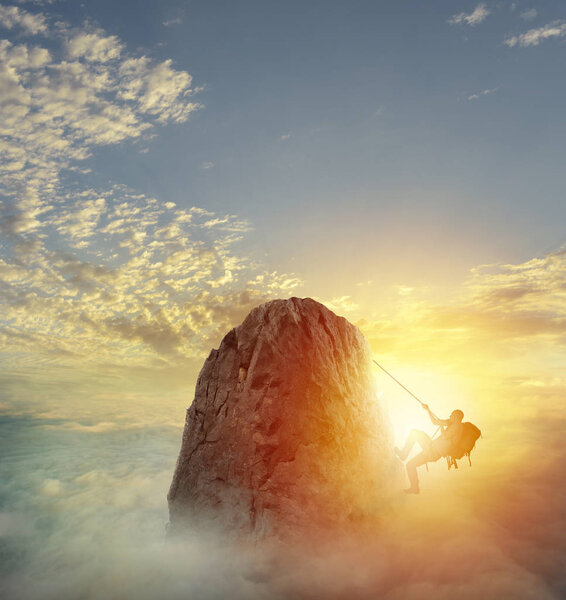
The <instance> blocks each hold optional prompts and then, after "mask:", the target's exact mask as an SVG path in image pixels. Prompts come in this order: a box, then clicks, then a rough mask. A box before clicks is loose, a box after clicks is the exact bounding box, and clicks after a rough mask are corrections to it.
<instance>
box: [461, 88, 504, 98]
mask: <svg viewBox="0 0 566 600" xmlns="http://www.w3.org/2000/svg"><path fill="white" fill-rule="evenodd" d="M498 90H499V88H498V87H497V88H492V89H486V90H482V91H481V92H477V93H475V94H471V95H469V96H468V100H477V99H478V98H481V97H482V96H488V95H489V94H494V93H495V92H497V91H498Z"/></svg>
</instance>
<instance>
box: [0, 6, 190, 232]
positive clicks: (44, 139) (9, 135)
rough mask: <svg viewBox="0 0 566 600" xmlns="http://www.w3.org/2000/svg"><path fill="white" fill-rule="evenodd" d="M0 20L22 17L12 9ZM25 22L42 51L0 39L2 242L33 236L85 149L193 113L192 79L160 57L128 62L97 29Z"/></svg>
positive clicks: (110, 38)
mask: <svg viewBox="0 0 566 600" xmlns="http://www.w3.org/2000/svg"><path fill="white" fill-rule="evenodd" d="M12 8H14V7H12ZM3 10H4V8H3ZM0 14H3V15H4V17H5V18H4V20H6V19H7V18H8V17H9V18H11V19H12V21H13V20H14V19H16V16H18V15H19V16H18V18H21V19H23V17H22V14H23V13H22V12H21V11H19V10H18V9H16V11H15V12H14V11H8V12H6V11H5V10H4V12H3V13H0ZM6 15H7V16H6ZM24 16H25V15H24ZM35 17H36V18H37V19H39V20H40V21H41V23H43V24H44V26H43V27H42V28H40V29H37V28H36V29H37V32H41V33H46V34H49V37H50V44H49V48H47V47H43V46H42V45H34V44H33V43H29V44H21V43H20V44H16V43H12V42H10V41H8V40H2V41H0V119H1V123H2V128H1V133H2V139H1V141H0V192H1V193H2V194H3V195H4V198H5V199H4V200H3V202H2V205H1V206H0V228H1V230H2V231H3V232H4V234H8V235H25V234H27V233H39V230H40V229H41V228H42V221H41V218H42V216H43V215H45V214H46V213H48V212H50V211H51V212H52V211H53V210H55V205H56V204H57V203H58V202H59V201H60V200H61V197H60V193H59V191H58V190H60V176H61V173H62V172H63V171H67V172H69V170H71V169H73V168H77V167H76V165H77V162H79V161H84V160H85V159H87V158H88V157H89V156H90V155H91V154H92V152H93V150H94V149H95V148H97V147H100V146H106V145H111V144H118V143H121V142H124V141H126V140H136V139H141V138H143V136H147V135H148V134H149V131H150V130H152V129H154V128H155V127H156V126H157V125H160V124H166V123H168V122H176V123H182V122H184V121H186V120H187V119H188V118H189V116H190V114H191V113H192V112H194V111H195V110H197V109H198V108H199V106H200V105H199V104H198V103H195V102H194V101H193V99H192V94H193V91H194V90H193V89H192V87H191V85H192V77H191V76H190V74H189V73H187V72H186V71H180V70H177V69H175V68H174V67H173V64H172V62H171V61H170V60H166V61H163V62H157V61H153V60H151V59H149V58H147V57H145V56H141V57H136V56H132V55H131V54H129V53H128V52H126V50H125V46H124V44H123V43H122V42H121V41H120V40H119V39H118V38H117V37H116V36H107V35H105V34H104V32H103V31H102V30H99V29H98V30H91V29H85V30H77V29H71V28H70V27H69V26H68V25H66V24H65V23H59V24H58V26H57V27H56V28H54V29H52V30H47V29H46V28H47V25H45V24H46V23H47V18H45V17H43V16H42V15H35ZM21 19H20V20H21ZM28 31H29V32H30V33H31V29H29V28H28ZM34 31H35V30H34ZM34 41H35V40H34ZM56 192H57V193H56Z"/></svg>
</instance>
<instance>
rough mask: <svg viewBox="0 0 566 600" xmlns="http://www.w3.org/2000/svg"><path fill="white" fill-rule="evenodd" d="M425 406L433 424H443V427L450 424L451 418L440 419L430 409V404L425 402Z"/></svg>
mask: <svg viewBox="0 0 566 600" xmlns="http://www.w3.org/2000/svg"><path fill="white" fill-rule="evenodd" d="M423 408H424V409H425V410H426V412H427V413H428V416H429V417H430V420H431V421H432V424H433V425H441V426H442V427H446V426H447V425H448V423H449V422H450V419H439V418H438V417H437V416H436V415H435V414H434V413H433V412H432V410H430V408H429V406H428V404H423Z"/></svg>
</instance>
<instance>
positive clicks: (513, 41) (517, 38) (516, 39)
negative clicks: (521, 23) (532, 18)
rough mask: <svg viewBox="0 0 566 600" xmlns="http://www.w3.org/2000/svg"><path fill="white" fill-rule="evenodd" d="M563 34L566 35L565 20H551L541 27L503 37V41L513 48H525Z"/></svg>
mask: <svg viewBox="0 0 566 600" xmlns="http://www.w3.org/2000/svg"><path fill="white" fill-rule="evenodd" d="M564 36H566V22H565V21H553V22H552V23H549V24H548V25H544V26H543V27H538V28H537V29H529V31H527V32H526V33H522V34H520V35H513V36H511V37H508V38H506V39H505V42H504V43H505V44H506V45H507V46H509V48H514V47H515V46H521V47H522V48H526V47H528V46H538V45H539V44H540V43H541V42H542V41H544V40H549V39H552V38H557V39H559V38H563V37H564Z"/></svg>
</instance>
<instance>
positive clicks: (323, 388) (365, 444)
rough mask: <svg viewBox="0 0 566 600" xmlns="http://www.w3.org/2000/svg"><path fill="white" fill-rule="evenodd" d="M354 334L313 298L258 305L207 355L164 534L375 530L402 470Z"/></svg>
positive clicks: (364, 350)
mask: <svg viewBox="0 0 566 600" xmlns="http://www.w3.org/2000/svg"><path fill="white" fill-rule="evenodd" d="M375 392H376V390H375V384H374V371H373V369H372V364H371V355H370V351H369V346H368V344H367V342H366V340H365V338H364V337H363V335H362V334H361V332H360V331H359V330H358V329H357V328H356V327H355V326H353V325H351V324H350V323H349V322H348V321H346V319H344V318H342V317H338V316H336V315H335V314H334V313H332V312H331V311H330V310H328V309H327V308H326V307H324V306H323V305H322V304H320V303H318V302H315V301H314V300H311V299H310V298H305V299H300V298H291V299H289V300H275V301H273V302H268V303H266V304H263V305H261V306H259V307H257V308H255V309H254V310H252V311H251V313H250V314H249V315H248V317H247V318H246V319H245V320H244V322H243V323H242V324H241V325H240V326H239V327H236V328H235V329H232V330H231V331H230V332H229V333H228V334H227V335H226V336H225V337H224V339H223V340H222V343H221V344H220V347H219V349H218V350H212V352H211V353H210V355H209V357H208V358H207V360H206V362H205V363H204V366H203V368H202V371H201V373H200V375H199V378H198V381H197V385H196V393H195V399H194V402H193V403H192V405H191V406H190V408H189V409H188V410H187V418H186V424H185V430H184V433H183V441H182V447H181V452H180V455H179V458H178V461H177V466H176V470H175V474H174V477H173V482H172V484H171V489H170V491H169V495H168V500H169V511H170V531H171V532H172V533H176V532H180V531H183V530H184V528H185V527H186V526H191V527H193V526H195V524H199V523H206V524H210V523H215V524H216V525H218V526H219V527H220V528H221V529H222V530H224V531H226V530H228V531H232V532H251V533H253V534H254V535H255V536H260V537H261V536H264V535H276V536H278V537H280V538H285V537H291V538H292V537H294V536H304V535H305V533H306V532H309V531H310V532H315V531H324V530H326V531H331V530H335V529H336V528H340V527H344V528H346V527H349V526H351V524H352V522H356V523H357V522H360V521H364V519H368V518H369V519H371V518H373V516H374V515H375V512H376V509H377V508H378V507H379V505H380V502H382V501H383V498H384V496H385V495H386V494H387V490H388V487H389V486H388V482H390V481H391V479H392V477H393V476H394V474H395V472H396V470H397V468H398V465H397V463H396V461H395V460H394V458H393V453H392V447H391V437H390V434H389V430H388V423H387V420H386V418H385V415H384V414H383V411H382V407H381V405H380V403H379V401H378V399H377V395H376V393H375Z"/></svg>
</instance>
